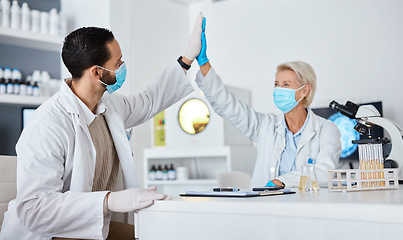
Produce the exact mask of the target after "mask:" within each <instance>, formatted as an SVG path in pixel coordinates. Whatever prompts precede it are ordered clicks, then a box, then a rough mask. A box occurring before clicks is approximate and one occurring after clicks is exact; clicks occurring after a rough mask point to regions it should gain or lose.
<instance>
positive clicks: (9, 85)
mask: <svg viewBox="0 0 403 240" xmlns="http://www.w3.org/2000/svg"><path fill="white" fill-rule="evenodd" d="M4 78H5V80H6V82H5V84H6V87H7V88H6V93H7V94H13V79H12V73H11V69H10V68H5V69H4Z"/></svg>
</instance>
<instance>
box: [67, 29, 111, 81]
mask: <svg viewBox="0 0 403 240" xmlns="http://www.w3.org/2000/svg"><path fill="white" fill-rule="evenodd" d="M113 39H115V37H114V36H113V33H112V32H111V31H109V30H108V29H106V28H98V27H83V28H79V29H77V30H75V31H73V32H71V33H70V34H69V35H67V36H66V38H65V39H64V43H63V49H62V59H63V62H64V65H66V67H67V69H68V70H69V72H70V73H71V75H72V77H73V79H78V78H81V77H82V75H83V72H84V70H86V69H88V68H90V67H91V66H93V65H99V66H102V65H104V64H105V62H107V61H108V60H109V59H110V57H111V56H110V52H109V49H108V47H107V46H106V44H107V43H108V42H111V41H113Z"/></svg>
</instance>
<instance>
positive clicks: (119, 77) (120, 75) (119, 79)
mask: <svg viewBox="0 0 403 240" xmlns="http://www.w3.org/2000/svg"><path fill="white" fill-rule="evenodd" d="M95 66H97V67H100V68H102V69H105V70H107V71H109V72H114V73H115V77H116V83H114V84H110V85H108V84H106V83H104V82H102V81H101V80H99V81H100V82H101V83H102V84H103V85H105V86H106V90H108V93H109V94H112V93H113V92H115V91H116V90H118V89H119V88H120V87H122V85H123V83H124V82H125V80H126V73H127V69H126V64H125V62H123V63H122V64H121V65H120V66H119V68H118V69H117V70H115V71H112V70H109V69H106V68H104V67H101V66H98V65H95Z"/></svg>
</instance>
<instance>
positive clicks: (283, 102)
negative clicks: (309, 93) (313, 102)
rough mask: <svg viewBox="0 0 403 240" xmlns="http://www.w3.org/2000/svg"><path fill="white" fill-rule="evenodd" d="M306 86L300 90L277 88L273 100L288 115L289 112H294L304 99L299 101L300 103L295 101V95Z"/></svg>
mask: <svg viewBox="0 0 403 240" xmlns="http://www.w3.org/2000/svg"><path fill="white" fill-rule="evenodd" d="M304 86H305V85H303V86H302V87H300V88H298V89H292V88H282V87H276V88H274V90H273V100H274V104H276V106H277V107H278V109H280V110H281V111H282V112H284V113H288V112H289V111H291V110H293V109H294V108H295V106H297V105H298V103H299V102H301V100H302V99H303V97H302V98H301V99H300V100H298V102H297V101H296V100H295V93H296V92H297V91H298V90H300V89H302V88H303V87H304Z"/></svg>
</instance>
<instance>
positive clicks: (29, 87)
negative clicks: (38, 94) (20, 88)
mask: <svg viewBox="0 0 403 240" xmlns="http://www.w3.org/2000/svg"><path fill="white" fill-rule="evenodd" d="M25 86H26V94H27V95H28V96H32V91H33V87H32V77H31V75H29V76H27V78H26V80H25Z"/></svg>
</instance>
